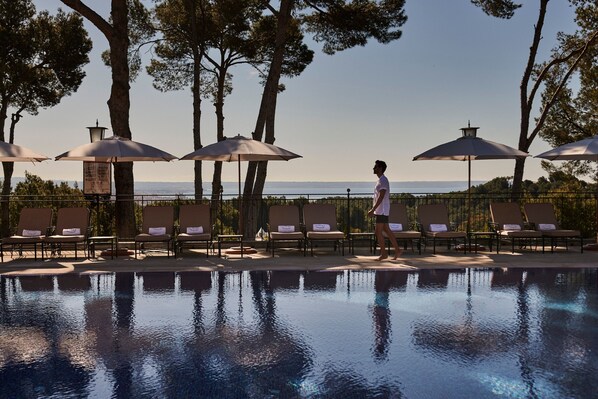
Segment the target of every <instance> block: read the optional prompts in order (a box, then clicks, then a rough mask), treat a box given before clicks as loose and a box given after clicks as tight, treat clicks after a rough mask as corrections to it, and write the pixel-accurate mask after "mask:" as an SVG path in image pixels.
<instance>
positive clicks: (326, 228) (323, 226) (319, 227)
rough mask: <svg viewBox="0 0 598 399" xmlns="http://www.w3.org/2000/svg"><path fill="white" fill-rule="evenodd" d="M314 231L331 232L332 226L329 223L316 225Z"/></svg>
mask: <svg viewBox="0 0 598 399" xmlns="http://www.w3.org/2000/svg"><path fill="white" fill-rule="evenodd" d="M313 231H330V225H329V224H327V223H314V225H313Z"/></svg>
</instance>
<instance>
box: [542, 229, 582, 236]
mask: <svg viewBox="0 0 598 399" xmlns="http://www.w3.org/2000/svg"><path fill="white" fill-rule="evenodd" d="M542 235H543V236H544V237H554V238H557V237H580V236H581V232H580V231H579V230H562V229H559V230H543V231H542Z"/></svg>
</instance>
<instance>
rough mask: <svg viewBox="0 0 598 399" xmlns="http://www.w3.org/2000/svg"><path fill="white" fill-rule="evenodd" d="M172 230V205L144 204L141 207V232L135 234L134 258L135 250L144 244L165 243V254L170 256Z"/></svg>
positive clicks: (143, 247)
mask: <svg viewBox="0 0 598 399" xmlns="http://www.w3.org/2000/svg"><path fill="white" fill-rule="evenodd" d="M173 231H174V208H173V207H172V206H146V207H145V208H143V224H142V227H141V233H140V234H137V235H136V236H135V259H137V251H138V250H140V249H146V244H156V243H163V244H166V256H167V257H169V258H170V250H171V247H172V232H173Z"/></svg>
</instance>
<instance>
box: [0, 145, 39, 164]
mask: <svg viewBox="0 0 598 399" xmlns="http://www.w3.org/2000/svg"><path fill="white" fill-rule="evenodd" d="M46 159H50V158H48V157H47V156H45V155H40V154H38V153H36V152H34V151H33V150H30V149H29V148H26V147H21V146H19V145H15V144H11V143H6V142H4V141H0V162H41V161H45V160H46Z"/></svg>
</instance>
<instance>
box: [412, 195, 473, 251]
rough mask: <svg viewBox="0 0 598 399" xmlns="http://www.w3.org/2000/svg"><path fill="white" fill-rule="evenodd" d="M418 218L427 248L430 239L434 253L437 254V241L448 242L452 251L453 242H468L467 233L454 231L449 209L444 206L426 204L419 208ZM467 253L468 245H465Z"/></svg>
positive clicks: (464, 248) (464, 249)
mask: <svg viewBox="0 0 598 399" xmlns="http://www.w3.org/2000/svg"><path fill="white" fill-rule="evenodd" d="M417 218H418V221H419V225H420V230H421V232H422V235H423V236H424V238H425V241H424V243H425V244H426V246H427V242H428V240H429V239H431V240H432V246H433V253H436V241H442V240H444V241H446V242H447V245H448V248H449V249H450V245H451V242H456V241H457V240H463V242H464V243H466V242H467V233H466V232H464V231H454V230H453V229H452V228H451V224H450V222H449V216H448V209H447V208H446V205H444V204H425V205H420V206H418V207H417ZM466 251H467V245H463V252H466Z"/></svg>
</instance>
